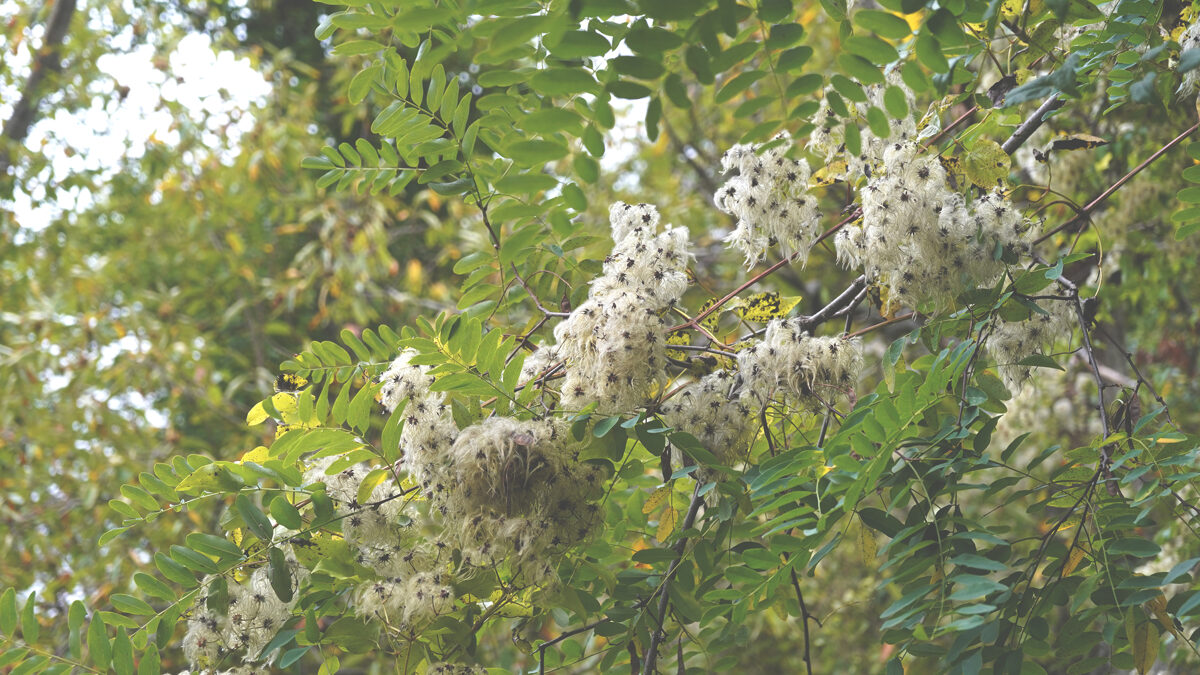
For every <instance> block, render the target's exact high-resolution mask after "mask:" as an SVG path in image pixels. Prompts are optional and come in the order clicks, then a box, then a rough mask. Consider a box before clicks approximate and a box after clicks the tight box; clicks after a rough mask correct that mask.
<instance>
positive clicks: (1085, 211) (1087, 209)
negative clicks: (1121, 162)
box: [1033, 122, 1200, 244]
mask: <svg viewBox="0 0 1200 675" xmlns="http://www.w3.org/2000/svg"><path fill="white" fill-rule="evenodd" d="M1196 129H1200V122H1197V123H1196V124H1193V125H1192V126H1191V127H1189V128H1188V130H1187V131H1185V132H1183V133H1182V134H1179V135H1178V136H1176V137H1175V138H1173V139H1171V140H1170V141H1169V142H1167V144H1166V145H1164V146H1162V147H1161V148H1159V149H1158V151H1157V152H1155V153H1154V154H1153V155H1150V156H1149V157H1147V158H1146V159H1145V161H1143V162H1142V163H1141V164H1138V165H1137V166H1135V167H1133V169H1131V170H1130V171H1129V173H1127V174H1125V175H1124V176H1122V177H1121V179H1120V180H1118V181H1117V182H1115V183H1113V184H1112V186H1111V187H1109V188H1108V189H1107V190H1105V191H1104V192H1102V193H1101V194H1100V196H1098V197H1096V198H1095V199H1093V200H1092V201H1090V202H1088V203H1087V204H1086V205H1085V206H1084V207H1083V208H1082V209H1079V211H1078V212H1077V213H1076V214H1075V217H1073V218H1071V219H1070V220H1068V221H1066V222H1065V223H1063V224H1062V225H1059V226H1058V227H1056V228H1054V229H1053V230H1050V231H1049V232H1047V233H1046V234H1043V235H1042V236H1040V237H1038V238H1037V239H1035V240H1034V242H1033V243H1034V244H1040V243H1042V242H1043V241H1046V240H1047V239H1049V238H1050V237H1052V236H1054V235H1056V234H1058V233H1059V232H1062V231H1063V230H1065V229H1067V228H1068V227H1071V226H1072V225H1074V224H1075V223H1077V222H1079V221H1080V220H1081V219H1083V218H1087V217H1089V216H1090V215H1091V213H1092V211H1095V210H1096V207H1098V206H1100V205H1101V204H1103V203H1104V200H1106V199H1108V198H1109V197H1111V196H1112V194H1113V193H1114V192H1116V191H1117V190H1118V189H1119V188H1120V187H1121V186H1122V185H1124V184H1125V183H1127V182H1129V179H1131V178H1133V177H1134V176H1136V175H1138V173H1140V172H1141V171H1142V169H1145V168H1146V167H1148V166H1150V164H1151V163H1152V162H1154V160H1156V159H1158V158H1159V157H1162V156H1163V155H1164V154H1166V152H1167V151H1168V150H1170V149H1171V148H1173V147H1175V146H1176V145H1178V144H1179V143H1180V142H1181V141H1183V139H1185V138H1187V137H1188V136H1191V135H1192V133H1193V132H1194V131H1196Z"/></svg>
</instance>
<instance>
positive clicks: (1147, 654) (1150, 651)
mask: <svg viewBox="0 0 1200 675" xmlns="http://www.w3.org/2000/svg"><path fill="white" fill-rule="evenodd" d="M1130 642H1131V643H1132V645H1133V667H1134V668H1137V671H1138V675H1146V673H1148V672H1150V668H1152V667H1153V666H1154V662H1155V661H1156V660H1158V629H1157V628H1155V627H1154V624H1152V623H1150V622H1149V621H1147V622H1145V623H1142V624H1139V625H1138V626H1137V628H1134V629H1133V636H1132V638H1131V640H1130Z"/></svg>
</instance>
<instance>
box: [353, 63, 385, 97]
mask: <svg viewBox="0 0 1200 675" xmlns="http://www.w3.org/2000/svg"><path fill="white" fill-rule="evenodd" d="M382 69H383V66H382V65H374V66H370V67H368V68H365V69H363V70H361V71H359V72H358V73H357V74H355V76H354V77H353V78H352V79H351V80H350V84H349V86H347V88H346V96H347V98H349V99H350V102H351V103H353V104H355V105H357V104H359V103H362V101H363V99H365V98H366V97H367V94H369V93H370V92H371V85H372V84H374V83H375V78H376V77H378V76H379V72H380V71H381V70H382Z"/></svg>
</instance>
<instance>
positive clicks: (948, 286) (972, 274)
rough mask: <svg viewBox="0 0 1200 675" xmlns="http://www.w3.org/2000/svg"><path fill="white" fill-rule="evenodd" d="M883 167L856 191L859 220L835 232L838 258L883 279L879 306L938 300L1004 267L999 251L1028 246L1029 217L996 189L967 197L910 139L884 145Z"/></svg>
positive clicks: (934, 304) (944, 300) (872, 277)
mask: <svg viewBox="0 0 1200 675" xmlns="http://www.w3.org/2000/svg"><path fill="white" fill-rule="evenodd" d="M884 156H885V162H884V166H885V167H886V171H884V172H880V173H877V174H876V175H875V176H874V177H873V178H872V179H871V180H870V181H869V182H868V183H867V185H866V187H865V188H864V189H863V191H862V211H863V217H862V221H861V224H856V225H850V226H847V227H845V228H843V229H842V230H841V231H840V232H838V236H837V239H836V242H835V243H836V246H837V253H838V260H839V262H841V263H842V264H844V265H847V266H849V267H853V268H858V269H862V270H863V271H864V272H865V273H866V275H867V278H868V279H870V280H872V281H876V282H878V283H880V284H882V285H883V286H886V287H887V298H886V301H885V308H893V307H896V306H900V305H905V306H909V307H913V308H921V309H927V308H937V307H941V306H945V305H947V304H949V302H950V301H952V300H953V299H954V297H955V296H956V295H957V294H958V293H960V292H962V291H963V290H965V289H968V288H974V287H975V286H977V285H979V284H987V283H990V282H992V281H993V280H994V279H995V278H996V277H997V276H998V275H999V274H1000V273H1001V272H1003V270H1004V263H1003V262H1001V261H1000V260H999V258H998V255H997V254H998V253H999V251H1001V250H1003V249H1011V250H1014V251H1016V252H1017V253H1024V252H1027V251H1028V250H1029V248H1030V245H1031V239H1032V237H1033V234H1034V232H1033V230H1032V227H1031V224H1030V222H1029V221H1028V220H1027V219H1026V218H1025V216H1024V215H1023V214H1022V213H1021V212H1020V211H1019V210H1017V209H1016V208H1015V207H1014V206H1013V205H1012V204H1011V203H1010V202H1009V201H1008V199H1007V198H1005V197H1004V196H1003V195H1002V194H1000V193H999V192H991V193H988V194H986V195H984V196H982V197H980V198H978V199H976V200H975V201H973V202H972V203H970V204H967V203H966V202H965V201H964V200H963V198H962V196H961V195H959V194H958V193H957V192H955V191H953V190H951V189H950V185H949V182H948V181H947V178H946V172H945V169H943V168H942V165H941V163H940V162H939V161H938V160H937V158H936V157H932V156H928V155H922V154H920V152H919V148H918V147H917V145H916V144H914V143H897V144H894V145H893V146H891V147H889V149H888V150H887V151H886V152H885V153H884Z"/></svg>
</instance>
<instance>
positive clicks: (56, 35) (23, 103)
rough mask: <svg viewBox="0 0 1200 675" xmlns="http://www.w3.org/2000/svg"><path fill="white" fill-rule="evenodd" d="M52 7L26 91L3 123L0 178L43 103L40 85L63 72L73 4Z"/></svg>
mask: <svg viewBox="0 0 1200 675" xmlns="http://www.w3.org/2000/svg"><path fill="white" fill-rule="evenodd" d="M50 1H51V2H52V3H53V5H54V7H53V8H52V9H51V10H50V18H49V19H48V20H47V21H46V38H45V39H44V40H42V46H41V48H39V49H38V53H37V55H36V57H35V58H34V60H33V68H32V69H31V70H30V72H29V77H28V78H27V79H26V80H25V88H24V90H23V91H22V92H21V98H20V100H18V101H17V104H16V105H14V106H13V111H12V116H11V117H9V118H8V121H7V122H5V123H4V130H3V131H0V140H3V141H4V142H3V143H2V144H0V176H3V175H4V174H7V173H8V170H9V167H11V166H12V164H13V150H12V149H13V148H15V147H18V146H20V144H21V143H23V142H24V141H25V138H26V137H27V136H28V135H29V128H30V127H31V126H33V121H34V117H35V116H36V115H37V110H38V107H39V106H40V105H41V103H42V96H43V94H44V92H43V91H42V84H43V82H44V81H45V79H46V77H47V76H48V75H50V74H51V73H54V72H57V71H59V70H61V69H62V60H61V57H60V54H61V52H62V44H63V39H64V38H65V37H66V35H67V29H68V28H70V26H71V17H72V16H74V14H75V2H76V0H50Z"/></svg>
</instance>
